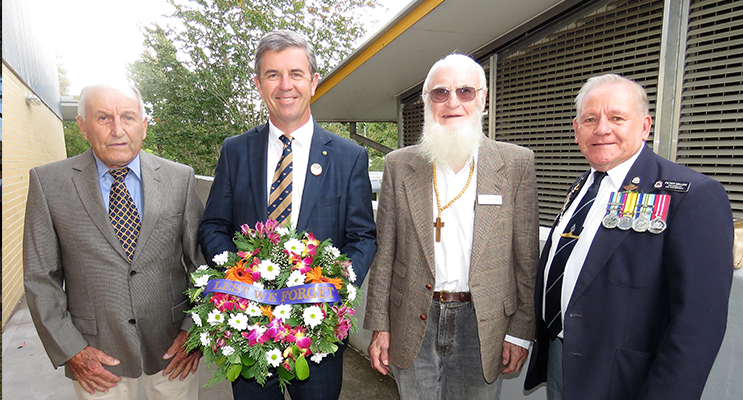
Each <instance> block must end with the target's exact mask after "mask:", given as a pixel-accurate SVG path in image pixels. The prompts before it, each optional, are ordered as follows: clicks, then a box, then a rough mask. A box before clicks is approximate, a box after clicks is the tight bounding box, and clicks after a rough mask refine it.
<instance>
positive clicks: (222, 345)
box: [215, 338, 227, 348]
mask: <svg viewBox="0 0 743 400" xmlns="http://www.w3.org/2000/svg"><path fill="white" fill-rule="evenodd" d="M215 343H216V344H217V348H221V347H224V345H225V344H227V342H225V341H224V339H223V338H217V340H216V341H215Z"/></svg>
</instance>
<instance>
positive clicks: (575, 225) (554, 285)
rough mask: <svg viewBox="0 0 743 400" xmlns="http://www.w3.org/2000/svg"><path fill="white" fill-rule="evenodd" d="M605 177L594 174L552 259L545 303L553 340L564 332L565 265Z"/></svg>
mask: <svg viewBox="0 0 743 400" xmlns="http://www.w3.org/2000/svg"><path fill="white" fill-rule="evenodd" d="M605 176H606V172H600V171H596V172H594V173H593V183H592V184H591V187H589V188H588V191H587V192H586V194H585V195H584V196H583V198H582V199H581V201H580V203H578V207H576V208H575V212H574V213H573V217H572V218H570V221H569V222H568V224H567V226H565V231H564V232H563V234H562V235H561V236H562V237H560V241H559V242H558V244H557V250H556V251H555V255H554V257H553V258H552V266H551V267H550V270H549V275H548V276H547V289H546V290H545V302H544V321H545V322H546V323H547V328H548V329H549V332H550V337H551V338H552V340H554V339H555V338H556V337H557V334H558V333H560V331H562V318H561V314H562V312H561V309H562V306H561V305H562V277H563V274H564V272H565V263H566V262H567V261H568V258H569V257H570V253H571V252H572V251H573V247H575V243H576V242H578V236H580V233H581V231H582V230H583V222H584V221H585V220H586V216H587V215H588V211H589V210H591V206H592V205H593V201H594V200H595V199H596V193H598V191H599V187H600V186H601V181H602V180H603V179H604V177H605Z"/></svg>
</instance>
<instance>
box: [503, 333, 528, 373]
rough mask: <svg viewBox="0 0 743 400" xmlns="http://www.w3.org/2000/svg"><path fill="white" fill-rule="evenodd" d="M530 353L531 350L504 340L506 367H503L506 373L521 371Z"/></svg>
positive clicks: (504, 363)
mask: <svg viewBox="0 0 743 400" xmlns="http://www.w3.org/2000/svg"><path fill="white" fill-rule="evenodd" d="M528 355H529V350H527V349H525V348H523V347H521V346H519V345H517V344H513V343H511V342H506V341H504V342H503V354H502V357H503V365H505V366H506V367H505V368H504V369H503V373H504V374H513V373H516V372H519V371H521V367H522V366H523V365H524V361H526V356H528Z"/></svg>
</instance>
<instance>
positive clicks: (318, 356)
mask: <svg viewBox="0 0 743 400" xmlns="http://www.w3.org/2000/svg"><path fill="white" fill-rule="evenodd" d="M327 355H328V353H315V354H313V355H312V356H310V360H312V361H314V362H315V363H316V364H320V361H322V359H323V358H325V356H327Z"/></svg>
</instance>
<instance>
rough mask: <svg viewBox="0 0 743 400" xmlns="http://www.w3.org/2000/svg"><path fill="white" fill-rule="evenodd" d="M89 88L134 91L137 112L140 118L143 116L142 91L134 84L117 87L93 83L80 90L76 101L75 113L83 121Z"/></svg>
mask: <svg viewBox="0 0 743 400" xmlns="http://www.w3.org/2000/svg"><path fill="white" fill-rule="evenodd" d="M90 89H115V90H119V91H122V92H124V91H125V90H127V89H128V90H131V91H132V93H134V96H136V97H137V103H138V104H139V114H140V115H141V116H142V118H144V117H145V115H144V101H143V100H142V93H140V92H139V90H138V89H137V88H135V87H134V86H131V85H129V86H124V87H117V86H114V85H107V84H95V85H88V86H85V87H84V88H83V90H82V91H80V99H79V100H78V101H77V115H78V116H79V117H80V118H82V119H83V121H85V112H86V107H87V103H88V91H89V90H90Z"/></svg>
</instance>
